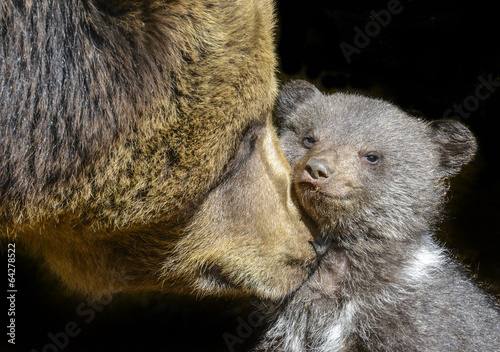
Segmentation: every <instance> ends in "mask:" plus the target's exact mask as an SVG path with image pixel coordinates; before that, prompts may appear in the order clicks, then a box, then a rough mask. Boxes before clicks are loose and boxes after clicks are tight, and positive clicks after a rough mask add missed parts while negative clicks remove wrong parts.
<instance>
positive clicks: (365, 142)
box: [254, 81, 500, 352]
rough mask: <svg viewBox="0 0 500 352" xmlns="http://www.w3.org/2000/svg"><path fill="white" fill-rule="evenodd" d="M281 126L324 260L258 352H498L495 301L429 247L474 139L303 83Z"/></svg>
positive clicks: (279, 313) (290, 97) (291, 91)
mask: <svg viewBox="0 0 500 352" xmlns="http://www.w3.org/2000/svg"><path fill="white" fill-rule="evenodd" d="M276 117H277V119H278V123H279V134H280V141H281V144H282V147H283V149H284V151H285V154H286V156H287V158H288V160H289V161H290V163H291V165H292V167H293V179H294V191H295V192H296V196H297V199H298V200H299V202H300V203H301V205H302V207H303V208H304V210H305V211H306V212H307V214H308V215H309V216H310V217H311V219H312V220H313V221H314V222H315V223H316V224H317V227H318V230H319V231H320V233H321V234H322V236H321V237H320V238H321V239H322V246H323V247H324V248H325V249H324V256H323V258H322V262H321V265H320V268H319V269H318V271H317V272H316V273H315V274H314V275H313V276H311V278H310V279H309V280H308V282H307V283H306V284H304V285H303V286H302V287H301V288H300V289H299V290H297V291H296V292H295V293H294V294H293V295H292V296H291V297H290V298H289V299H288V300H287V301H285V302H284V303H282V304H281V305H279V306H275V307H274V308H271V314H270V317H271V318H270V320H271V323H270V326H269V328H268V330H267V331H266V332H265V333H264V336H263V338H262V340H261V342H260V343H259V344H258V346H257V347H256V348H255V349H254V351H287V352H295V351H315V352H323V351H325V352H326V351H328V352H332V351H461V352H464V351H482V352H486V351H492V352H493V351H500V312H499V309H498V306H497V305H496V303H495V302H494V299H493V298H492V297H491V296H489V295H488V294H486V293H485V292H483V291H482V290H481V289H480V288H479V287H478V286H476V285H475V284H474V283H473V281H472V280H471V279H470V278H469V276H468V273H467V272H466V270H465V269H464V268H462V266H461V265H460V264H459V263H457V262H456V261H455V260H453V259H451V258H450V257H449V256H447V254H446V252H445V250H444V249H443V248H442V247H440V246H439V245H438V244H437V243H436V241H435V240H434V239H433V232H434V230H435V228H436V225H437V224H438V223H439V222H440V221H441V219H442V206H443V204H444V201H445V195H446V192H447V189H448V182H447V180H448V178H449V177H451V176H453V175H455V174H457V173H458V172H459V171H460V168H461V167H462V166H463V165H464V164H466V163H468V162H469V161H470V160H471V159H472V158H473V156H474V154H475V151H476V141H475V138H474V137H473V135H472V134H471V132H470V131H469V130H468V129H467V128H466V127H464V126H463V125H462V124H460V123H458V122H455V121H446V120H439V121H433V122H426V121H424V120H421V119H417V118H414V117H411V116H409V115H407V114H406V113H405V112H403V111H402V110H400V109H398V108H397V107H395V106H393V105H391V104H389V103H387V102H385V101H381V100H377V99H371V98H367V97H363V96H359V95H353V94H343V93H338V94H333V95H324V94H322V93H321V92H319V90H318V89H316V88H315V87H314V86H312V85H311V84H309V83H307V82H304V81H293V82H291V83H289V84H287V85H285V87H284V88H283V90H282V92H281V94H280V97H279V99H278V105H277V108H276ZM266 309H269V307H266Z"/></svg>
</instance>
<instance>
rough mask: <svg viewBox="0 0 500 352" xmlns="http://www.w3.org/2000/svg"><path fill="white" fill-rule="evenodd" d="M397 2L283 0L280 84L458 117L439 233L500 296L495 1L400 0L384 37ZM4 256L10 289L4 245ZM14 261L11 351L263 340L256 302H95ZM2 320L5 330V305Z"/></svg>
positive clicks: (499, 24) (145, 298) (158, 298)
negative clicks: (469, 142)
mask: <svg viewBox="0 0 500 352" xmlns="http://www.w3.org/2000/svg"><path fill="white" fill-rule="evenodd" d="M390 3H393V4H394V2H391V1H369V2H368V1H351V2H338V1H325V2H321V1H315V0H310V1H301V2H294V1H290V0H289V1H286V0H285V1H279V2H278V7H277V10H278V15H279V26H278V28H277V53H278V56H279V58H280V72H279V74H278V76H279V78H280V81H281V82H284V81H286V80H288V79H292V78H301V79H306V80H309V81H311V82H313V83H315V84H316V85H318V87H320V88H321V89H323V90H325V91H329V92H334V91H338V90H341V91H356V92H359V93H363V94H368V95H371V96H375V97H381V98H384V99H387V100H390V101H392V102H393V103H395V104H397V105H399V106H400V107H402V108H403V109H405V110H407V111H409V112H410V113H412V114H414V115H418V116H421V117H424V118H428V119H439V118H443V117H444V115H448V117H452V116H455V117H456V118H457V119H459V120H460V121H462V122H463V123H465V124H467V125H468V126H469V127H470V128H471V130H472V131H473V132H474V133H475V135H476V136H477V138H478V141H479V147H480V149H479V155H478V156H477V158H476V159H475V160H474V162H472V163H471V164H470V165H469V166H467V167H466V168H465V170H464V172H463V173H462V174H461V175H460V176H458V177H456V178H455V179H454V180H453V181H452V192H451V193H450V201H449V205H448V207H447V215H448V221H447V222H446V223H445V224H443V226H442V231H441V232H440V233H439V234H438V236H439V239H440V240H441V241H442V242H443V243H444V244H445V245H446V247H447V248H449V249H450V251H451V253H452V254H453V255H454V256H456V257H457V258H458V259H459V260H460V261H462V262H463V263H464V264H466V265H468V266H469V268H470V269H471V271H472V272H473V273H474V274H477V275H478V278H479V280H480V281H482V282H484V283H486V287H487V289H488V290H489V291H490V292H492V293H494V294H496V295H497V297H498V295H499V294H500V256H499V255H498V253H500V226H499V222H498V220H497V217H498V216H499V215H500V178H499V177H498V173H497V170H496V168H497V166H496V159H497V154H498V146H497V140H498V138H497V134H498V128H497V126H498V125H499V121H500V99H499V97H500V89H496V87H493V90H494V91H493V92H490V93H491V94H490V95H489V96H488V98H486V99H476V101H477V104H475V105H474V106H472V105H471V104H472V102H474V97H477V93H476V92H477V91H478V89H479V92H480V93H483V96H484V93H485V92H488V91H487V90H486V89H485V87H480V86H481V80H482V79H485V80H488V79H489V80H490V81H498V82H500V52H499V48H498V47H499V39H498V38H499V37H500V36H499V34H500V17H499V15H498V12H497V10H496V6H495V3H494V2H491V3H488V4H486V2H485V3H481V2H465V1H464V2H459V1H441V2H439V3H437V2H432V3H430V2H427V3H425V2H422V1H416V0H413V1H409V0H401V1H400V3H399V6H398V7H397V8H398V9H399V10H400V11H399V12H398V13H397V14H392V15H391V18H390V20H389V21H388V23H387V25H386V26H385V27H384V26H379V27H378V28H377V26H376V25H374V24H373V23H371V22H373V21H374V20H375V18H374V14H375V13H379V14H380V16H382V12H380V11H381V10H387V8H388V6H390V5H389V4H390ZM370 23H371V24H370ZM367 24H368V27H366V26H367ZM356 27H357V28H359V30H356V29H355V28H356ZM366 28H368V31H370V30H371V32H370V34H371V36H368V37H367V38H368V40H366V39H365V42H364V45H363V48H359V51H358V52H356V53H353V54H352V55H351V56H350V59H351V61H350V62H348V61H347V60H346V57H345V55H344V53H343V52H342V50H341V49H340V44H341V43H345V44H348V45H353V46H354V45H355V43H357V42H356V41H355V36H356V33H358V32H359V31H362V32H365V33H366ZM345 44H344V45H345ZM497 85H500V83H497ZM493 86H494V84H493ZM499 88H500V87H499ZM464 102H467V103H468V104H469V105H468V107H469V110H470V111H466V110H465V111H466V112H467V113H468V114H467V116H466V115H465V114H463V115H462V116H460V115H459V114H456V113H452V114H450V113H449V112H448V113H447V111H449V109H454V106H456V105H455V104H461V105H463V104H464ZM476 105H477V106H476ZM0 248H1V257H0V263H4V268H5V270H4V273H5V274H4V278H5V285H6V284H7V246H6V243H3V244H2V246H1V247H0ZM16 259H17V261H16V284H17V289H18V293H17V296H16V348H15V349H11V347H12V346H10V345H8V344H7V343H6V342H7V339H8V337H7V335H6V333H2V336H0V351H8V350H15V351H31V350H32V349H35V350H36V351H44V346H45V351H56V350H58V351H61V350H62V351H231V349H230V348H228V345H227V344H226V341H225V340H224V336H225V337H226V338H229V339H230V341H233V342H235V343H234V344H233V346H234V350H236V351H241V350H244V347H245V346H248V345H249V344H250V343H251V341H252V339H253V338H254V337H255V336H256V334H255V333H254V329H253V327H252V326H251V325H250V323H254V321H252V319H250V322H249V321H248V320H249V314H250V313H251V312H252V311H253V307H252V304H251V303H250V302H248V301H235V300H214V299H202V300H194V299H193V300H191V299H186V298H179V297H173V296H165V295H160V294H148V295H146V294H145V295H139V296H137V295H134V296H130V295H118V296H117V297H115V298H114V299H113V300H112V301H111V302H108V300H104V301H101V302H97V303H91V302H88V301H87V299H86V298H84V297H78V296H76V297H75V296H74V295H71V294H68V293H66V292H65V291H64V289H63V288H62V287H61V286H60V284H59V282H58V281H57V279H55V278H53V277H51V276H50V275H49V274H47V273H46V272H45V270H44V268H43V265H42V264H41V263H40V262H38V261H37V260H35V259H31V258H28V257H26V256H25V255H23V253H22V248H20V247H18V248H17V257H16ZM5 303H7V300H5ZM0 316H3V317H4V319H2V323H1V324H2V326H4V327H5V326H6V325H7V324H8V317H7V306H6V305H5V308H4V313H2V312H0ZM242 322H245V323H242ZM68 323H69V324H70V326H72V327H73V328H75V326H76V331H78V333H77V334H76V336H74V337H69V338H68V339H67V340H66V339H65V338H63V337H61V336H62V335H61V333H62V332H64V330H65V328H66V327H67V326H68ZM5 330H6V329H5V328H3V329H0V331H5ZM50 333H52V334H53V335H55V336H59V343H60V346H62V347H63V348H57V349H54V348H50V347H47V344H53V345H54V346H55V343H54V342H53V341H51V340H50V338H49V334H50ZM229 334H230V335H229ZM232 339H241V340H237V342H236V340H232ZM239 342H244V343H243V344H240V343H239Z"/></svg>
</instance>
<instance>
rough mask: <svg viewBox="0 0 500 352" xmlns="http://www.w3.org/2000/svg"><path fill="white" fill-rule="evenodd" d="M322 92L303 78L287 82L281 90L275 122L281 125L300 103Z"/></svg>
mask: <svg viewBox="0 0 500 352" xmlns="http://www.w3.org/2000/svg"><path fill="white" fill-rule="evenodd" d="M316 94H321V92H320V91H319V90H318V89H317V88H316V87H315V86H314V85H312V84H311V83H309V82H306V81H303V80H300V79H298V80H293V81H290V82H288V83H287V84H285V85H284V86H283V87H282V88H281V91H280V94H279V96H278V101H277V104H276V108H275V109H274V115H275V122H276V123H277V124H278V125H280V124H281V123H282V122H283V121H285V120H286V118H287V117H288V116H290V114H291V113H292V112H294V111H295V110H296V109H297V107H298V106H299V105H301V104H302V103H304V102H305V101H307V100H309V99H311V98H312V97H314V96H315V95H316Z"/></svg>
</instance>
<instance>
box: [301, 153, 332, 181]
mask: <svg viewBox="0 0 500 352" xmlns="http://www.w3.org/2000/svg"><path fill="white" fill-rule="evenodd" d="M306 171H307V172H308V173H309V174H310V175H311V177H312V178H313V179H316V180H321V179H327V178H329V177H330V176H331V175H332V174H333V172H332V171H331V170H330V167H329V166H328V164H327V163H326V162H324V161H322V160H319V159H317V158H311V159H309V160H308V161H307V163H306Z"/></svg>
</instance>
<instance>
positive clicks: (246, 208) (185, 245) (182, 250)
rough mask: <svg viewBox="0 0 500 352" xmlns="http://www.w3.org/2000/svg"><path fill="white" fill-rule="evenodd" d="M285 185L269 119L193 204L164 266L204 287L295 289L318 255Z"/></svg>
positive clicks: (265, 292) (269, 293) (262, 292)
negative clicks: (244, 154) (226, 173)
mask: <svg viewBox="0 0 500 352" xmlns="http://www.w3.org/2000/svg"><path fill="white" fill-rule="evenodd" d="M256 180H257V181H256ZM289 184H290V167H289V165H288V163H287V161H286V159H285V157H284V155H283V154H282V152H281V150H280V149H279V143H278V141H277V138H276V136H275V135H274V133H273V130H272V126H271V125H270V121H268V125H267V126H266V128H265V132H264V133H262V135H261V136H260V137H259V139H258V140H257V141H256V145H255V149H254V151H253V152H252V153H251V155H250V156H249V158H248V159H247V160H246V161H245V162H244V164H243V165H241V166H240V169H239V170H238V172H235V173H234V174H232V175H231V176H230V177H229V178H227V179H226V180H225V181H224V182H223V183H222V184H220V185H219V186H218V187H217V188H215V189H214V190H213V191H212V192H211V193H210V194H209V196H208V197H207V199H206V200H205V201H204V202H203V204H202V205H201V206H200V208H199V209H198V210H197V212H196V213H195V215H194V217H193V219H194V220H193V221H192V222H191V223H190V224H189V226H188V229H187V233H188V235H187V236H184V237H183V238H181V239H180V241H179V242H178V243H177V244H176V246H175V248H174V251H173V254H172V256H171V257H170V258H169V259H168V260H167V262H165V265H164V270H165V271H166V272H169V273H172V272H173V273H175V274H176V275H179V276H180V277H184V278H186V277H188V278H191V280H190V282H189V283H188V284H189V285H190V286H191V287H192V289H193V290H194V291H197V292H203V293H208V292H211V293H222V294H231V293H232V291H234V289H235V288H237V289H238V290H239V291H240V292H241V291H246V292H249V293H254V294H255V293H256V294H257V295H258V296H261V297H265V298H271V299H275V298H279V297H282V296H283V295H284V294H286V293H288V292H290V291H291V290H294V289H296V288H297V287H298V286H299V285H300V284H301V283H302V282H303V281H304V280H305V279H306V278H307V276H308V274H309V272H310V270H311V269H313V267H314V266H315V264H316V256H315V252H314V250H313V248H312V246H311V245H310V244H309V242H310V241H312V240H313V238H312V237H311V235H310V232H309V230H308V229H307V228H306V226H305V225H304V224H303V223H302V222H301V221H300V220H299V219H300V214H299V213H298V211H297V209H296V207H295V206H294V204H293V201H292V198H291V194H290V189H289V187H288V185H289ZM273 219H276V220H277V221H273Z"/></svg>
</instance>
